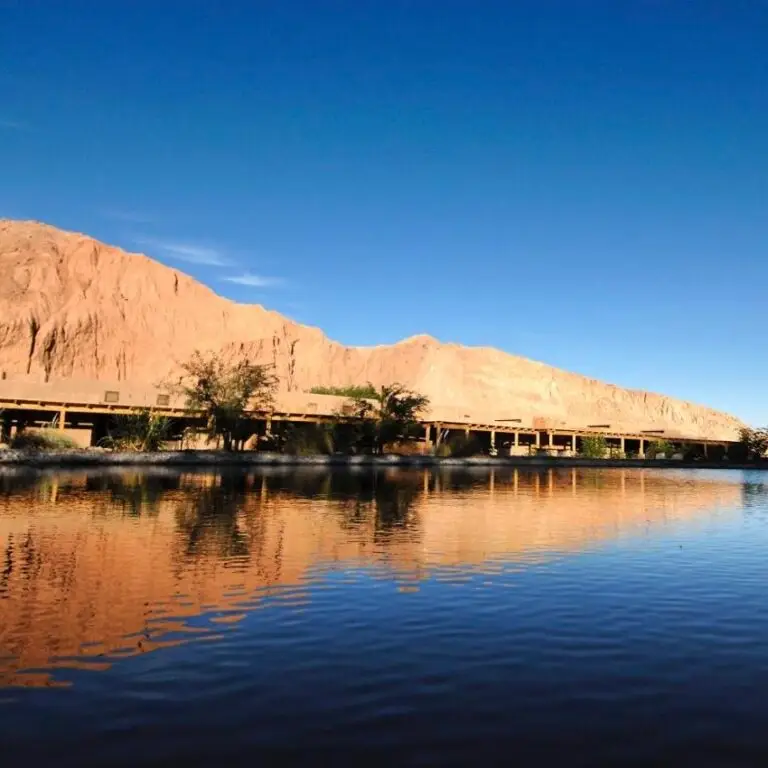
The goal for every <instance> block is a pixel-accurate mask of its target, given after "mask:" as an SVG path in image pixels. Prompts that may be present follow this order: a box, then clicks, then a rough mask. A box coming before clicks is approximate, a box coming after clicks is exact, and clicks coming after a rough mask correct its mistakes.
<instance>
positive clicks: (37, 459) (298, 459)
mask: <svg viewBox="0 0 768 768" xmlns="http://www.w3.org/2000/svg"><path fill="white" fill-rule="evenodd" d="M274 466H285V467H304V466H309V467H406V468H440V467H537V468H567V467H574V468H575V467H591V468H620V469H621V468H624V469H630V468H641V469H642V468H676V469H680V468H685V469H741V470H744V469H768V463H766V464H742V463H728V462H714V461H713V462H708V461H695V462H691V461H682V460H679V459H677V460H676V459H589V458H580V457H555V456H530V457H529V456H510V457H492V456H476V457H467V458H452V457H438V456H399V455H394V454H393V455H386V456H342V455H339V456H333V455H331V456H325V455H323V456H292V455H286V454H280V453H257V452H242V453H225V452H223V451H159V452H155V453H101V452H95V451H62V452H47V453H30V452H26V451H18V450H5V451H0V468H3V467H29V468H38V467H39V468H51V469H56V468H62V469H65V468H69V467H201V468H205V467H274Z"/></svg>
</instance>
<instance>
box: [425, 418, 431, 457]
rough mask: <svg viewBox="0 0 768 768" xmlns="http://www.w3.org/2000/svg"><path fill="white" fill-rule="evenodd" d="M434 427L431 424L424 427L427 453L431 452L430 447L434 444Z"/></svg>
mask: <svg viewBox="0 0 768 768" xmlns="http://www.w3.org/2000/svg"><path fill="white" fill-rule="evenodd" d="M431 438H432V427H431V425H429V424H425V425H424V447H425V451H428V450H429V445H430V443H431V442H432V440H431Z"/></svg>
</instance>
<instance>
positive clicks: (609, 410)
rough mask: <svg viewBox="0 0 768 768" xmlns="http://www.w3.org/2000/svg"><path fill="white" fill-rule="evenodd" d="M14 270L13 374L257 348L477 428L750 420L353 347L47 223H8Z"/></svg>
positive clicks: (7, 312) (0, 317)
mask: <svg viewBox="0 0 768 768" xmlns="http://www.w3.org/2000/svg"><path fill="white" fill-rule="evenodd" d="M0 275H2V281H0V372H2V373H3V374H4V375H5V376H7V377H9V378H14V377H16V376H21V375H29V376H32V377H34V378H36V379H40V380H45V381H55V380H57V379H62V378H87V379H102V380H109V381H114V380H119V381H135V382H155V381H158V380H159V379H160V378H162V377H163V376H165V375H167V374H168V373H169V372H171V371H172V370H173V368H174V366H175V365H176V364H177V363H178V361H183V360H185V359H187V358H188V357H189V355H190V354H191V353H192V351H193V350H195V349H212V350H217V351H218V350H221V351H222V352H233V351H239V350H243V351H245V352H247V353H248V354H250V355H252V356H253V357H255V358H257V359H259V360H260V361H264V362H270V363H273V364H274V365H275V368H276V371H277V373H278V375H279V377H280V379H281V386H282V387H283V388H285V389H287V390H305V389H309V388H310V387H312V386H317V385H326V386H327V385H334V386H336V385H347V384H353V383H354V384H358V383H365V382H367V381H370V382H372V383H374V384H386V383H391V382H393V381H399V382H401V383H403V384H406V385H407V386H410V387H412V388H414V389H416V390H418V391H420V392H423V393H425V394H427V395H428V396H429V397H430V399H431V400H432V402H433V403H435V404H436V405H440V406H445V407H451V408H453V409H455V410H456V411H457V412H459V411H460V412H461V415H462V416H463V415H464V414H467V415H469V416H471V418H472V419H473V420H475V421H493V420H494V419H500V418H521V419H523V420H524V422H530V421H531V419H533V418H535V417H543V418H547V419H550V420H551V421H553V422H555V423H560V424H567V425H569V426H574V427H578V426H585V425H587V424H598V423H599V424H611V426H612V427H613V428H615V429H623V430H626V431H635V430H640V429H665V430H667V431H668V433H670V434H672V433H676V434H683V435H686V436H688V437H713V438H722V439H731V438H733V437H735V435H736V433H737V431H738V428H739V426H740V422H739V421H738V420H737V419H735V418H733V417H731V416H729V415H727V414H724V413H721V412H719V411H715V410H713V409H710V408H706V407H702V406H699V405H694V404H692V403H687V402H683V401H680V400H676V399H673V398H669V397H664V396H662V395H656V394H651V393H648V392H643V391H635V390H628V389H623V388H621V387H616V386H613V385H610V384H606V383H603V382H600V381H596V380H594V379H589V378H586V377H584V376H579V375H577V374H573V373H568V372H566V371H561V370H558V369H556V368H553V367H551V366H548V365H545V364H543V363H538V362H534V361H532V360H528V359H525V358H521V357H517V356H515V355H509V354H506V353H504V352H501V351H499V350H496V349H490V348H480V347H476V348H469V347H462V346H460V345H457V344H441V343H439V342H438V341H436V340H435V339H433V338H431V337H429V336H416V337H413V338H410V339H406V340H405V341H402V342H400V343H398V344H394V345H391V346H379V347H370V348H362V347H345V346H342V345H341V344H338V343H336V342H333V341H331V340H330V339H328V338H327V337H326V336H325V335H324V334H323V333H322V332H321V331H320V330H319V329H317V328H311V327H308V326H304V325H300V324H298V323H295V322H293V321H291V320H289V319H287V318H285V317H283V316H282V315H280V314H278V313H276V312H272V311H269V310H267V309H265V308H264V307H261V306H259V305H253V304H247V305H246V304H237V303H235V302H232V301H229V300H228V299H225V298H222V297H221V296H217V295H216V294H215V293H214V292H213V291H212V290H210V289H209V288H207V287H206V286H204V285H202V284H200V283H198V282H197V281H195V280H193V279H192V278H191V277H189V276H188V275H185V274H184V273H182V272H179V271H178V270H176V269H172V268H170V267H166V266H164V265H162V264H160V263H158V262H156V261H153V260H152V259H150V258H148V257H146V256H143V255H140V254H134V253H126V252H125V251H122V250H120V249H119V248H114V247H111V246H108V245H104V244H102V243H99V242H97V241H96V240H93V239H92V238H89V237H86V236H84V235H80V234H74V233H69V232H63V231H61V230H58V229H55V228H53V227H49V226H46V225H44V224H39V223H36V222H19V221H7V220H0Z"/></svg>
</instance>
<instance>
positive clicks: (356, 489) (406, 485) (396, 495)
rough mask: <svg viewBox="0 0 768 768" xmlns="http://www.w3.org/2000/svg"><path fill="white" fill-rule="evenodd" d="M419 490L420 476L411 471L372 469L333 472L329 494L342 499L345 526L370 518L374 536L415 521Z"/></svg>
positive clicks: (358, 525) (354, 524)
mask: <svg viewBox="0 0 768 768" xmlns="http://www.w3.org/2000/svg"><path fill="white" fill-rule="evenodd" d="M421 493H422V480H421V477H420V476H419V475H414V473H402V474H401V473H392V474H390V473H389V472H387V471H386V470H385V471H383V472H382V471H378V470H372V471H370V472H365V473H360V474H342V473H339V474H338V475H336V476H334V478H333V486H332V493H331V498H332V499H334V500H336V501H339V502H341V503H340V504H339V508H340V510H341V513H342V526H343V527H344V528H347V529H349V528H357V527H360V526H362V525H364V524H366V523H368V522H369V521H370V520H371V512H373V524H374V537H375V538H376V537H377V536H378V535H380V534H385V535H386V534H388V533H389V532H391V531H392V530H394V529H408V528H409V527H412V526H413V525H414V523H415V520H414V515H413V502H414V501H415V499H416V498H417V497H418V496H419V495H420V494H421Z"/></svg>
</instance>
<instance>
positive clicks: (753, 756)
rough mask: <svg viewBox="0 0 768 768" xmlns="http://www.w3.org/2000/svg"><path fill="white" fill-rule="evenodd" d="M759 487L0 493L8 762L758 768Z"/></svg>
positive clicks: (746, 479) (249, 483)
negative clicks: (721, 767)
mask: <svg viewBox="0 0 768 768" xmlns="http://www.w3.org/2000/svg"><path fill="white" fill-rule="evenodd" d="M766 483H768V475H766V474H763V473H760V472H736V471H733V472H728V471H723V472H705V471H685V470H680V471H669V470H667V471H665V470H626V471H625V470H562V471H551V470H550V471H548V472H528V471H518V470H512V469H509V470H504V471H499V470H495V471H492V470H478V471H471V472H470V471H452V472H433V471H422V470H418V471H417V470H387V471H377V472H374V471H372V470H360V471H358V472H350V471H338V472H335V471H328V470H320V469H318V470H312V469H306V470H296V469H293V470H289V469H276V470H264V471H259V472H250V473H248V472H239V471H232V472H218V471H217V472H215V473H202V472H201V473H190V472H173V471H160V472H158V471H154V472H151V473H146V472H143V473H127V472H125V471H121V472H107V471H102V472H97V473H95V472H90V471H89V472H67V473H40V474H34V473H16V474H14V473H6V474H3V475H0V754H2V761H1V762H2V765H3V766H14V765H22V764H23V765H27V766H28V765H36V766H37V765H40V766H42V765H54V764H55V765H57V766H68V765H73V766H75V765H77V766H88V765H131V766H136V765H141V766H147V765H172V764H176V765H184V766H191V765H258V764H262V765H277V764H280V765H284V764H290V763H294V762H296V763H302V764H308V765H310V764H334V765H342V764H346V763H349V762H352V761H356V762H360V763H366V764H392V765H395V764H397V765H429V764H440V765H449V764H450V765H479V764H486V765H490V764H514V763H515V762H520V763H523V764H530V763H533V762H539V763H541V764H544V763H546V764H564V765H565V764H567V765H571V766H573V765H600V764H606V765H607V764H616V763H621V764H637V765H642V764H660V763H662V762H664V763H668V764H676V763H680V764H691V765H694V764H695V765H699V766H700V765H741V764H743V765H756V764H766V763H767V762H768V578H767V577H768V485H766Z"/></svg>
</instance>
